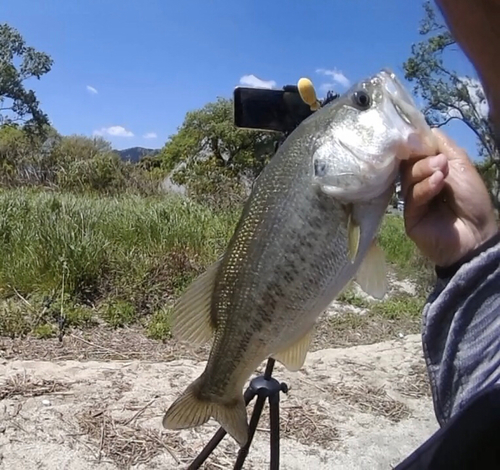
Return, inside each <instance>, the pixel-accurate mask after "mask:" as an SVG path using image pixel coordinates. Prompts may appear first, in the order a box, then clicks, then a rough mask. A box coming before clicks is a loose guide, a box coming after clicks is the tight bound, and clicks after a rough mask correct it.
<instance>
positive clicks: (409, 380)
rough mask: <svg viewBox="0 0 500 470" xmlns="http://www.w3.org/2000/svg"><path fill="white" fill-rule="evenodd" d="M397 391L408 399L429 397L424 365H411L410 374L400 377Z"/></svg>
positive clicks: (428, 385)
mask: <svg viewBox="0 0 500 470" xmlns="http://www.w3.org/2000/svg"><path fill="white" fill-rule="evenodd" d="M397 391H398V392H399V393H401V395H404V396H407V397H409V398H425V397H430V396H431V388H430V383H429V376H428V374H427V369H426V367H425V365H424V364H413V365H412V366H411V368H410V372H409V373H408V374H406V375H405V376H404V377H402V379H401V382H400V383H399V384H398V385H397Z"/></svg>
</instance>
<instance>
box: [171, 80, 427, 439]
mask: <svg viewBox="0 0 500 470" xmlns="http://www.w3.org/2000/svg"><path fill="white" fill-rule="evenodd" d="M360 97H361V98H362V100H361V98H360ZM430 136H431V132H430V129H429V127H428V125H427V124H426V122H425V119H424V118H423V116H422V114H421V113H420V112H419V111H418V110H417V109H416V108H415V106H414V104H413V102H412V100H411V97H410V96H409V95H408V94H407V92H406V91H405V90H404V88H403V87H402V85H401V84H400V83H399V81H398V80H397V79H396V78H395V76H394V75H393V74H392V73H391V72H387V71H382V72H381V73H379V74H377V75H375V76H374V77H371V78H369V79H367V80H364V81H362V82H360V83H358V84H356V85H354V86H353V87H352V88H351V90H349V91H348V92H346V93H345V94H344V95H343V96H342V97H341V98H338V99H337V100H335V101H333V102H331V103H329V104H328V105H326V106H324V107H323V108H320V109H319V110H318V111H316V112H315V113H313V114H312V115H311V116H310V117H308V118H307V119H306V120H305V121H303V122H302V123H301V124H300V125H299V126H298V127H297V128H296V129H295V131H294V132H292V133H291V134H290V136H288V138H287V139H286V140H285V142H284V143H283V144H282V145H281V146H280V148H279V149H278V152H277V153H276V155H275V156H274V157H273V158H272V159H271V161H270V162H269V164H268V165H267V166H266V167H265V168H264V170H263V171H262V173H261V175H260V176H259V177H258V178H257V180H256V182H255V184H254V187H253V188H252V193H251V195H250V197H249V199H248V201H247V202H246V204H245V206H244V208H243V211H242V214H241V217H240V220H239V222H238V225H237V227H236V229H235V232H234V234H233V236H232V238H231V240H230V242H229V244H228V247H227V249H226V251H225V253H224V255H223V256H222V257H221V258H220V259H219V260H218V261H217V262H216V263H215V264H214V265H212V266H210V267H209V268H208V270H207V272H206V273H204V274H203V275H202V276H200V277H199V278H198V279H197V280H195V281H194V282H193V283H192V284H191V286H189V287H188V288H187V290H186V291H185V292H184V293H183V295H182V297H181V298H180V299H179V300H178V302H177V303H176V306H175V307H174V311H173V317H172V324H173V326H172V328H173V332H174V335H175V336H176V337H178V338H180V339H183V340H185V341H189V342H191V343H204V342H207V341H209V340H210V339H213V343H212V346H211V350H210V356H209V358H208V361H207V364H206V367H205V370H204V371H203V373H202V374H201V375H200V376H199V377H198V378H197V379H196V380H195V381H194V382H193V383H192V384H191V385H189V386H188V387H187V389H186V390H185V391H184V393H183V394H182V395H181V396H180V397H179V398H178V399H177V400H176V401H175V402H174V403H173V404H172V405H171V406H170V408H169V410H167V412H166V414H165V416H164V419H163V424H164V426H165V427H167V428H169V429H184V428H188V427H194V426H198V425H200V424H203V423H205V422H206V421H208V420H209V419H210V418H211V417H213V418H215V419H216V420H217V421H218V422H219V423H220V424H221V425H222V426H223V427H224V428H225V429H226V431H227V432H228V433H229V434H231V435H232V436H233V438H234V439H235V440H236V441H237V442H238V443H239V444H240V445H243V444H244V443H245V442H246V439H247V437H248V422H247V416H246V408H245V403H244V400H243V393H242V388H243V386H244V384H245V382H246V381H247V380H248V378H249V377H250V376H251V374H252V373H253V372H254V371H255V369H256V368H257V367H258V366H259V364H260V363H261V362H262V361H263V360H265V359H266V358H267V357H269V356H272V357H274V358H275V359H276V360H278V361H280V362H281V363H283V364H284V365H285V367H287V368H288V369H289V370H292V371H294V370H298V369H300V367H302V365H303V363H304V361H305V357H306V354H307V350H308V348H309V344H310V341H311V334H312V330H313V327H314V324H315V322H316V321H317V319H318V317H319V316H320V314H321V313H322V312H323V311H324V310H325V309H326V308H327V307H328V305H329V304H330V303H331V302H332V301H333V300H334V299H335V297H336V296H338V294H339V293H340V292H341V291H342V290H343V289H345V287H346V286H347V285H348V283H349V282H351V280H353V279H356V281H357V282H358V284H359V285H360V286H361V288H362V289H364V290H365V291H366V292H367V293H369V294H371V295H374V296H375V297H378V298H381V297H382V296H383V295H384V293H385V290H386V279H385V267H384V258H383V254H382V253H381V251H380V249H379V248H378V247H377V246H376V244H375V243H374V240H375V237H376V234H377V231H378V229H379V227H380V224H381V222H382V218H383V216H384V213H385V210H386V208H387V206H388V203H389V201H390V198H391V196H392V194H393V191H394V182H395V179H396V176H397V172H398V168H399V162H400V160H402V159H405V158H408V157H409V156H410V153H411V152H422V153H421V154H425V152H431V153H432V151H433V150H434V148H435V145H434V143H432V142H431V140H432V139H431V137H430ZM416 143H418V144H419V145H420V147H419V148H416V147H415V145H416ZM433 145H434V147H433ZM431 153H427V154H431Z"/></svg>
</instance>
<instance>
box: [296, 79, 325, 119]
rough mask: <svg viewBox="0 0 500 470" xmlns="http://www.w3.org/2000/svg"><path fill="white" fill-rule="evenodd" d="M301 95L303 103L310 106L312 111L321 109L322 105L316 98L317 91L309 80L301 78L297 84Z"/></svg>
mask: <svg viewBox="0 0 500 470" xmlns="http://www.w3.org/2000/svg"><path fill="white" fill-rule="evenodd" d="M297 88H298V90H299V95H300V97H301V98H302V101H303V102H304V103H306V104H308V105H309V107H310V108H311V111H316V110H318V109H319V108H320V107H321V103H320V102H319V101H318V98H316V91H315V90H314V85H313V84H312V82H311V80H309V79H308V78H301V79H300V80H299V81H298V83H297Z"/></svg>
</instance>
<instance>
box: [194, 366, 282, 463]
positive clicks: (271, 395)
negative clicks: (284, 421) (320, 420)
mask: <svg viewBox="0 0 500 470" xmlns="http://www.w3.org/2000/svg"><path fill="white" fill-rule="evenodd" d="M274 364H275V360H274V359H271V358H269V359H268V361H267V365H266V370H265V372H264V375H259V376H258V377H255V378H254V379H252V381H251V382H250V385H249V386H248V388H247V389H246V391H245V394H244V399H245V405H246V406H247V405H248V404H249V403H250V402H251V401H252V400H253V399H254V397H255V396H257V401H256V403H255V407H254V409H253V413H252V417H251V419H250V424H249V430H248V431H249V433H248V441H247V443H246V444H245V445H244V446H243V447H242V448H241V449H240V451H239V452H238V457H237V459H236V463H235V464H234V467H233V469H234V470H241V468H243V464H244V463H245V459H246V458H247V456H248V451H249V450H250V446H251V444H252V440H253V437H254V434H255V430H256V429H257V424H258V423H259V419H260V415H261V414H262V409H263V408H264V402H265V401H266V398H267V399H268V400H269V421H270V428H271V436H270V446H271V466H270V470H278V469H279V464H280V409H279V402H280V392H283V393H287V392H288V386H287V384H285V383H280V382H278V381H277V380H276V379H275V378H274V377H271V374H272V372H273V368H274ZM225 435H226V431H225V430H224V428H222V427H221V428H219V430H218V431H217V432H216V433H215V435H214V437H212V439H211V440H210V441H209V442H208V444H207V445H206V446H205V447H204V449H203V450H202V451H201V452H200V454H199V455H198V457H196V458H195V459H194V460H193V462H192V463H191V465H190V466H189V467H188V470H196V469H198V468H200V466H201V465H202V464H203V462H205V460H207V458H208V457H209V456H210V454H211V453H212V452H213V451H214V450H215V448H216V447H217V446H218V445H219V443H220V442H221V441H222V439H223V438H224V436H225Z"/></svg>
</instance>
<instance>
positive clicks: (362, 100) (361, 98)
mask: <svg viewBox="0 0 500 470" xmlns="http://www.w3.org/2000/svg"><path fill="white" fill-rule="evenodd" d="M352 99H353V101H354V103H355V104H356V106H357V107H358V108H360V109H362V110H364V109H368V108H369V107H370V105H371V102H372V100H371V98H370V95H369V94H368V93H367V92H366V91H364V90H358V91H355V92H354V94H353V96H352Z"/></svg>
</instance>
